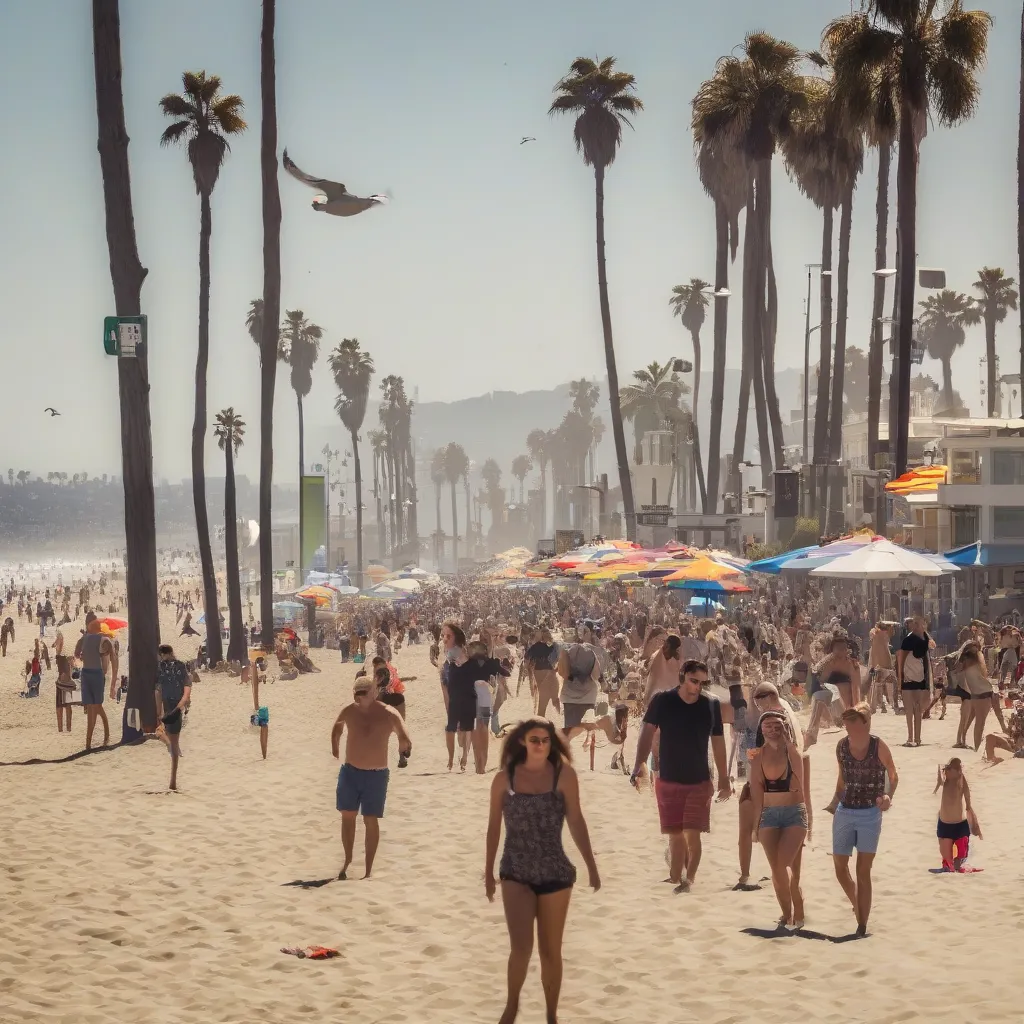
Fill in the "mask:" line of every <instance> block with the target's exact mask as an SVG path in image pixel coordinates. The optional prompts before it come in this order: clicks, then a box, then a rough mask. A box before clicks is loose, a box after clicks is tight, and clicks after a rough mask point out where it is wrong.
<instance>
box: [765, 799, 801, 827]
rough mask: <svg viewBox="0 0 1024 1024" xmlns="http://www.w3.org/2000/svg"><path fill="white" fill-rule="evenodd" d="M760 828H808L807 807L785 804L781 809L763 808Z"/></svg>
mask: <svg viewBox="0 0 1024 1024" xmlns="http://www.w3.org/2000/svg"><path fill="white" fill-rule="evenodd" d="M757 827H758V828H807V806H806V805H805V804H784V805H783V806H781V807H762V808H761V821H760V822H759V824H758V826H757Z"/></svg>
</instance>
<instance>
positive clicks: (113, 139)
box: [8, 0, 160, 739]
mask: <svg viewBox="0 0 1024 1024" xmlns="http://www.w3.org/2000/svg"><path fill="white" fill-rule="evenodd" d="M92 41H93V61H94V70H95V81H96V120H97V128H98V132H97V134H98V146H97V148H98V150H99V159H100V171H101V174H102V179H103V206H104V212H105V214H106V237H107V253H108V256H109V266H110V279H111V284H112V285H113V290H114V309H115V312H116V313H117V315H118V316H137V315H138V314H140V313H141V312H142V283H143V281H144V280H145V278H146V273H147V271H146V268H145V267H144V266H143V265H142V262H141V261H140V259H139V250H138V245H137V243H136V238H135V218H134V213H133V210H132V185H131V170H130V167H129V163H128V131H127V128H126V126H125V118H124V95H123V92H122V89H121V72H122V61H121V18H120V10H119V6H118V0H93V4H92ZM117 364H118V365H117V389H118V394H119V397H120V408H121V471H122V474H123V482H124V523H125V552H126V559H125V564H126V569H125V578H126V583H127V591H128V616H129V618H130V619H131V622H132V643H131V646H130V647H129V649H128V695H127V701H126V706H127V707H129V708H138V709H139V712H140V717H141V718H142V727H143V729H144V730H147V731H152V730H153V729H155V728H156V704H155V701H154V699H153V680H154V679H155V678H156V672H157V647H158V646H159V644H160V615H159V603H158V593H157V576H156V515H155V498H154V494H153V435H152V429H151V422H150V413H149V364H148V360H147V358H146V354H145V352H143V353H141V354H139V355H137V356H136V358H134V359H118V361H117ZM22 473H24V476H22ZM8 480H9V481H11V482H12V485H13V473H11V472H10V471H8ZM18 480H19V481H20V482H21V483H22V484H24V483H26V482H27V480H28V473H26V472H25V471H24V470H22V471H21V472H19V473H18ZM126 732H127V731H126ZM130 736H131V734H126V735H123V738H124V739H128V738H129V737H130Z"/></svg>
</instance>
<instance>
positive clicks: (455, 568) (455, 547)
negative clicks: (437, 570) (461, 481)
mask: <svg viewBox="0 0 1024 1024" xmlns="http://www.w3.org/2000/svg"><path fill="white" fill-rule="evenodd" d="M448 483H449V484H450V485H451V490H452V574H453V575H456V576H457V575H458V573H459V510H458V507H457V506H456V502H455V485H456V484H457V483H458V481H457V480H449V481H448Z"/></svg>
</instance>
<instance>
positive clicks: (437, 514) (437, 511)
mask: <svg viewBox="0 0 1024 1024" xmlns="http://www.w3.org/2000/svg"><path fill="white" fill-rule="evenodd" d="M444 453H445V449H444V448H436V449H435V450H434V454H433V456H432V457H431V459H430V482H431V483H432V484H433V485H434V523H435V526H434V567H435V568H436V569H437V570H438V571H440V569H441V546H442V544H443V537H444V533H443V532H442V530H441V488H442V487H443V486H444V482H445V475H444V473H445V470H444Z"/></svg>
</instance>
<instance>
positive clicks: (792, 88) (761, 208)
mask: <svg viewBox="0 0 1024 1024" xmlns="http://www.w3.org/2000/svg"><path fill="white" fill-rule="evenodd" d="M802 60H803V54H802V53H801V51H800V50H798V49H797V48H796V47H795V46H792V45H791V44H789V43H786V42H783V41H781V40H778V39H775V38H774V37H773V36H770V35H768V34H767V33H764V32H755V33H751V34H750V35H748V36H747V37H746V39H745V40H744V43H743V47H742V55H737V56H732V55H730V56H727V57H723V58H721V59H720V60H719V62H718V65H717V67H716V69H715V74H714V76H713V77H712V78H710V79H708V81H706V82H705V83H704V84H703V85H702V86H701V88H700V90H699V91H698V93H697V96H696V98H695V99H694V101H693V117H694V137H695V139H697V140H698V141H702V140H705V139H706V140H708V141H709V142H711V143H713V144H716V145H719V146H721V147H723V148H724V147H727V146H730V145H732V146H737V147H739V148H740V149H741V150H742V151H743V153H744V155H745V156H746V158H747V160H748V161H749V175H748V181H747V190H748V191H747V203H746V206H747V222H746V226H745V229H744V243H743V248H744V255H743V260H744V275H743V361H742V365H743V366H744V367H745V368H746V369H747V373H748V375H749V383H748V384H747V389H749V387H751V386H752V387H753V391H754V411H755V415H756V419H757V428H758V429H757V433H758V442H759V446H760V450H761V479H762V483H763V484H764V485H765V486H768V484H769V483H770V480H771V471H772V464H773V459H774V460H775V461H781V458H782V414H781V411H780V409H779V403H778V395H777V394H776V390H775V331H776V325H777V312H778V295H777V291H776V284H775V271H774V267H773V261H772V243H771V197H772V181H771V170H772V158H773V156H774V154H775V151H776V148H777V147H778V145H779V144H780V142H782V141H784V140H785V138H786V137H787V136H788V135H789V133H790V130H791V127H792V121H793V118H794V115H795V114H796V113H797V111H799V110H800V109H802V107H803V106H804V104H805V103H806V97H805V91H804V84H805V80H804V78H803V76H802V75H801V74H800V70H799V69H800V63H801V61H802ZM743 384H744V381H743V379H742V377H741V385H743ZM748 394H749V390H744V389H743V388H742V387H741V393H740V409H739V415H738V417H737V430H736V438H735V442H734V445H733V460H734V464H735V463H737V462H738V461H739V460H740V459H741V458H742V454H743V449H744V446H745V443H746V417H747V401H748V398H747V395H748ZM769 422H770V424H771V432H770V435H769Z"/></svg>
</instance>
